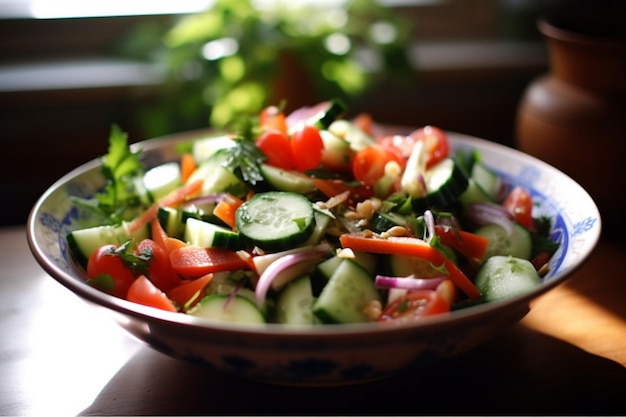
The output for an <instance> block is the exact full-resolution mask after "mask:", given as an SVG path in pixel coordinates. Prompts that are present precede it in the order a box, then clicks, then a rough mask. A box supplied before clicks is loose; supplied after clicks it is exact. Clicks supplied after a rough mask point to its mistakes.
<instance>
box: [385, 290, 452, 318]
mask: <svg viewBox="0 0 626 417" xmlns="http://www.w3.org/2000/svg"><path fill="white" fill-rule="evenodd" d="M449 311H450V305H449V304H448V303H447V302H446V300H445V299H444V298H443V297H442V296H441V295H440V294H439V293H438V292H437V291H433V290H414V291H407V293H406V294H405V295H403V296H402V297H399V298H398V299H396V300H394V301H392V302H391V303H390V304H389V305H387V307H385V309H384V310H383V313H382V315H381V316H380V318H379V320H380V321H393V322H394V323H402V322H408V321H413V320H417V319H420V318H422V317H426V316H432V315H435V314H442V313H447V312H449Z"/></svg>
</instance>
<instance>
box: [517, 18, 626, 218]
mask: <svg viewBox="0 0 626 417" xmlns="http://www.w3.org/2000/svg"><path fill="white" fill-rule="evenodd" d="M624 17H625V16H624V15H623V14H621V15H620V14H592V13H589V14H586V15H583V16H581V15H574V16H563V17H561V18H545V19H542V20H540V21H539V24H538V27H539V30H540V32H541V33H542V34H543V36H544V37H545V39H546V41H547V46H548V51H549V58H550V70H549V72H548V73H547V74H545V75H543V76H541V77H539V78H538V79H536V80H534V81H533V82H532V83H531V84H530V85H529V86H528V88H527V90H526V91H525V93H524V95H523V97H522V100H521V102H520V106H519V109H518V114H517V124H516V136H517V137H516V145H517V147H518V148H519V149H520V150H522V151H524V152H526V153H528V154H531V155H534V156H536V157H538V158H540V159H542V160H544V161H546V162H548V163H550V164H552V165H554V166H555V167H557V168H559V169H560V170H562V171H564V172H565V173H567V174H568V175H570V176H571V177H572V178H574V179H575V180H576V181H578V182H579V183H580V184H581V185H582V186H583V187H584V188H585V189H586V190H587V191H588V192H589V193H590V194H591V196H592V197H593V198H594V200H595V201H596V203H597V204H598V207H599V209H600V212H601V215H602V218H603V224H604V229H605V230H606V229H607V228H621V227H623V226H624V225H625V224H626V222H624V221H623V220H620V219H623V218H625V217H626V210H625V209H624V206H622V201H624V196H625V195H626V21H625V19H624Z"/></svg>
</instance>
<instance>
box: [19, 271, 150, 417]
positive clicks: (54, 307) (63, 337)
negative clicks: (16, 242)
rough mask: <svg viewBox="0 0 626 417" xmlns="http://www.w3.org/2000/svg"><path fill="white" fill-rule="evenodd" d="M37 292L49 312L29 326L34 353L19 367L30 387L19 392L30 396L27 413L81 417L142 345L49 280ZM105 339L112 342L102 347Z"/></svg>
mask: <svg viewBox="0 0 626 417" xmlns="http://www.w3.org/2000/svg"><path fill="white" fill-rule="evenodd" d="M34 291H35V294H34V295H33V299H37V300H39V301H40V302H42V303H43V304H44V305H43V306H42V307H41V308H42V310H45V311H48V312H49V314H47V315H42V316H41V317H42V318H43V320H40V321H37V322H34V323H28V324H27V325H28V326H30V327H31V328H30V329H28V330H27V333H28V337H29V340H28V344H29V346H32V354H31V356H30V358H29V360H28V361H25V362H24V363H23V364H22V365H21V366H22V372H23V376H22V381H24V384H28V385H27V386H24V387H20V388H19V389H20V390H21V391H23V392H28V396H29V397H30V398H26V399H25V401H26V403H27V404H28V405H29V409H28V412H27V413H26V414H28V415H42V416H43V415H46V416H52V415H62V416H68V415H77V414H79V413H80V412H81V411H82V410H84V409H85V408H86V407H88V406H89V405H90V404H91V402H92V401H93V400H94V399H95V398H96V396H97V395H98V394H99V393H100V391H101V390H102V389H103V388H104V387H105V386H106V384H107V383H108V382H109V381H110V380H111V379H112V378H113V376H114V375H115V373H116V372H117V371H118V370H119V369H120V368H122V366H124V364H125V363H126V362H127V361H128V360H129V359H130V358H131V357H132V356H133V355H134V354H135V353H136V352H137V351H138V350H139V348H140V347H141V344H139V343H136V342H134V341H133V340H132V339H131V338H130V337H129V336H127V335H126V334H125V333H124V332H123V330H122V329H121V328H119V327H118V326H117V325H116V324H115V323H114V322H113V321H112V320H110V319H109V318H108V317H105V316H104V315H100V314H98V312H97V311H96V310H95V309H92V308H91V307H90V306H88V305H87V304H85V303H84V302H82V301H81V300H79V299H78V298H77V297H76V296H74V295H73V294H72V293H70V292H69V291H67V290H66V289H65V288H63V287H62V286H61V285H59V284H58V283H56V282H55V281H54V280H52V279H51V278H49V277H47V279H43V280H40V281H39V285H38V286H37V287H36V288H35V289H34ZM64 323H69V325H67V326H66V325H64ZM103 341H110V342H111V343H110V344H107V346H103V345H102V343H103ZM41 346H45V347H46V348H45V349H41ZM68 358H71V363H68V362H67V359H68ZM60 381H61V383H59V382H60ZM68 381H71V383H70V384H67V382H68Z"/></svg>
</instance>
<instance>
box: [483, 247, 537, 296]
mask: <svg viewBox="0 0 626 417" xmlns="http://www.w3.org/2000/svg"><path fill="white" fill-rule="evenodd" d="M474 282H475V284H476V287H477V288H478V289H479V290H480V292H481V294H482V295H483V299H484V300H485V301H498V300H503V299H507V298H511V297H515V296H516V295H520V294H523V293H526V292H528V291H531V290H532V289H533V288H535V287H536V286H537V285H539V283H540V282H541V279H540V277H539V274H537V270H536V269H535V267H534V266H533V264H532V263H531V262H530V261H528V260H526V259H520V258H515V257H513V256H492V257H491V258H489V259H487V260H486V261H485V262H484V263H483V265H482V266H481V267H480V269H479V270H478V273H477V274H476V278H475V281H474Z"/></svg>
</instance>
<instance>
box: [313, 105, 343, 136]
mask: <svg viewBox="0 0 626 417" xmlns="http://www.w3.org/2000/svg"><path fill="white" fill-rule="evenodd" d="M347 109H348V107H347V106H346V104H345V103H344V102H343V101H341V100H339V99H334V100H331V101H330V102H329V103H328V104H327V106H326V108H324V109H322V110H320V111H319V112H318V113H317V114H315V115H314V116H312V117H311V118H309V119H308V120H307V124H310V125H312V126H315V127H317V128H318V129H320V130H322V129H328V126H330V125H331V123H333V122H334V121H335V120H337V119H339V118H340V117H342V116H343V115H344V114H345V112H346V110H347Z"/></svg>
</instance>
